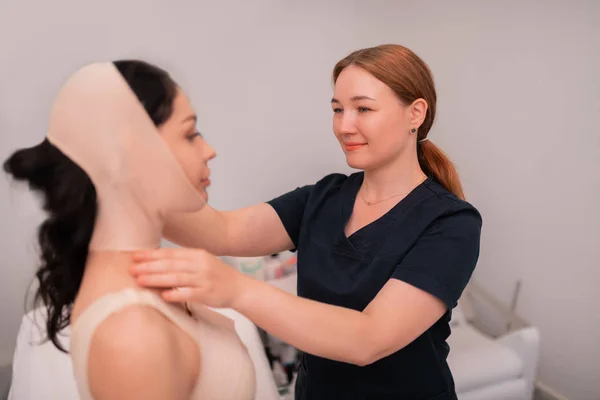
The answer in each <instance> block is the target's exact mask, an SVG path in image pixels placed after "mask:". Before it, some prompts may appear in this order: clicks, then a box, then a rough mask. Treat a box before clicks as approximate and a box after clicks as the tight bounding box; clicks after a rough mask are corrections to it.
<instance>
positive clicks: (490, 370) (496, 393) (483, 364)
mask: <svg viewBox="0 0 600 400" xmlns="http://www.w3.org/2000/svg"><path fill="white" fill-rule="evenodd" d="M473 302H478V303H479V304H480V305H481V304H483V303H485V304H487V305H489V306H491V307H488V308H487V310H486V312H488V311H489V312H495V313H496V317H497V316H500V317H501V319H502V320H504V321H508V322H509V323H510V324H511V325H512V328H511V329H510V330H509V332H506V333H504V334H502V335H500V336H498V337H494V336H491V335H489V334H485V333H484V332H483V330H482V329H480V328H482V326H480V328H478V327H477V323H476V321H477V318H475V316H474V314H473V313H472V312H471V310H472V307H471V306H472V305H473ZM488 317H489V316H488ZM451 328H452V333H451V335H450V337H449V338H448V344H449V345H450V354H449V356H448V364H449V365H450V369H451V371H452V374H453V376H454V381H455V384H456V392H457V396H458V398H459V400H531V399H532V398H533V391H534V386H535V380H536V375H537V369H538V363H539V352H540V333H539V329H537V328H535V327H532V326H528V324H527V323H526V322H525V321H523V320H522V319H520V318H519V317H518V316H516V315H514V314H513V313H511V312H510V311H509V310H508V309H507V308H506V307H504V306H502V305H501V304H500V303H499V302H498V301H496V300H495V299H493V298H492V297H491V296H490V295H489V294H487V293H486V292H485V291H483V290H482V289H481V288H480V287H478V286H477V285H476V284H474V283H471V284H470V285H469V287H468V288H467V290H465V293H464V294H463V297H462V298H461V300H460V301H459V306H458V307H457V308H455V309H454V312H453V317H452V321H451Z"/></svg>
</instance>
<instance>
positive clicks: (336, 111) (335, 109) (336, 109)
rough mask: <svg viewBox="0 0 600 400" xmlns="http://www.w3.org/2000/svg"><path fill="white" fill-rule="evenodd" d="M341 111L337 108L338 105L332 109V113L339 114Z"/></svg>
mask: <svg viewBox="0 0 600 400" xmlns="http://www.w3.org/2000/svg"><path fill="white" fill-rule="evenodd" d="M342 111H343V110H342V109H341V108H339V107H338V108H334V109H333V113H334V114H339V113H341V112H342Z"/></svg>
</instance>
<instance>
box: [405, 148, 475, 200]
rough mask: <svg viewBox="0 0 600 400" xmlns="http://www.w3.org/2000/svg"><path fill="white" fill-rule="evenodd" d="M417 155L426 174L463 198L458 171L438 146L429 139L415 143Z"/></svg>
mask: <svg viewBox="0 0 600 400" xmlns="http://www.w3.org/2000/svg"><path fill="white" fill-rule="evenodd" d="M417 156H418V158H419V165H420V166H421V169H422V170H423V172H425V174H426V175H428V176H431V177H433V178H435V180H437V181H438V182H439V183H440V184H441V185H442V186H443V187H444V188H446V190H448V191H449V192H451V193H454V194H455V195H456V196H457V197H458V198H459V199H462V200H464V199H465V194H464V192H463V189H462V185H461V183H460V178H459V177H458V172H457V171H456V168H455V167H454V164H453V163H452V162H451V161H450V159H449V158H448V156H446V154H444V152H443V151H442V150H441V149H440V148H439V147H437V146H436V145H435V144H433V143H431V140H424V141H421V142H419V143H418V144H417Z"/></svg>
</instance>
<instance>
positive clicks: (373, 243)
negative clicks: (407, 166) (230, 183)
mask: <svg viewBox="0 0 600 400" xmlns="http://www.w3.org/2000/svg"><path fill="white" fill-rule="evenodd" d="M363 178H364V173H362V172H360V173H356V174H352V175H350V176H346V175H343V174H332V175H328V176H326V177H325V178H323V179H322V180H320V181H319V182H317V183H316V184H314V185H308V186H303V187H299V188H297V189H295V190H293V191H291V192H289V193H286V194H284V195H282V196H279V197H277V198H275V199H273V200H271V201H269V202H268V204H270V205H271V206H272V207H273V208H274V209H275V211H276V212H277V214H278V215H279V218H280V219H281V222H282V223H283V225H284V226H285V229H286V231H287V233H288V234H289V236H290V238H291V239H292V241H293V243H294V246H295V247H296V249H297V252H298V295H299V296H301V297H304V298H308V299H312V300H316V301H319V302H323V303H327V304H332V305H337V306H341V307H346V308H350V309H354V310H358V311H362V310H364V309H365V308H366V307H367V305H368V304H369V303H370V302H371V301H372V300H373V299H374V298H375V296H376V295H377V293H378V292H379V291H380V290H381V289H382V288H383V286H384V285H385V284H386V282H387V281H389V280H390V279H399V280H401V281H404V282H407V283H408V284H411V285H413V286H415V287H417V288H419V289H421V290H424V291H426V292H428V293H430V294H432V295H433V296H436V297H437V298H439V299H440V300H441V301H443V302H444V304H445V305H446V307H447V308H448V312H446V314H445V315H444V316H443V317H442V318H441V319H439V320H438V321H437V322H436V323H435V324H434V325H433V326H431V327H430V328H429V329H428V330H427V331H426V332H424V333H423V334H422V335H421V336H419V337H418V338H417V339H415V340H414V341H413V342H412V343H410V344H409V345H407V346H405V347H404V348H403V349H401V350H399V351H398V352H396V353H394V354H392V355H390V356H388V357H385V358H383V359H381V360H379V361H376V362H374V363H372V364H370V365H367V366H363V367H359V366H356V365H351V364H347V363H343V362H338V361H332V360H328V359H325V358H322V357H318V356H315V355H311V354H304V355H303V356H302V361H301V364H300V369H299V373H298V378H297V383H296V399H299V400H321V399H327V400H330V399H344V400H348V399H368V400H376V399H411V400H412V399H423V400H425V399H427V400H430V399H431V400H433V399H435V400H446V399H452V400H455V399H456V394H455V388H454V381H453V378H452V374H451V372H450V369H449V367H448V364H447V362H446V358H447V356H448V352H449V347H448V345H447V343H446V339H447V338H448V336H449V335H450V325H449V322H450V318H451V310H452V309H453V308H454V307H455V306H456V304H457V301H458V299H459V297H460V295H461V293H462V291H463V289H464V288H465V286H466V284H467V282H468V281H469V279H470V277H471V275H472V273H473V270H474V268H475V265H476V263H477V259H478V257H479V247H480V234H481V226H482V219H481V215H480V214H479V212H478V211H477V210H476V209H475V208H474V207H473V206H472V205H470V204H469V203H467V202H466V201H463V200H460V199H459V198H458V197H456V196H455V195H454V194H452V193H450V192H449V191H448V190H446V189H445V188H444V187H442V186H441V185H440V184H439V183H438V182H436V181H435V180H434V179H433V178H431V177H428V178H427V179H426V180H425V181H424V182H423V183H421V184H420V185H419V186H418V187H416V188H415V189H414V190H413V191H412V192H411V193H410V194H408V195H407V196H406V197H405V198H403V199H402V200H401V201H400V202H398V204H396V205H395V206H394V207H393V208H392V209H391V210H390V211H389V212H387V213H386V214H384V215H383V216H382V217H381V218H379V219H377V220H375V221H374V222H372V223H370V224H368V225H366V226H365V227H363V228H361V229H360V230H358V231H357V232H355V233H353V234H352V235H350V236H349V237H346V235H345V233H344V228H345V226H346V224H347V222H348V220H349V218H350V216H351V214H352V210H353V207H354V202H355V200H356V196H357V193H358V190H359V188H360V186H361V184H362V181H363Z"/></svg>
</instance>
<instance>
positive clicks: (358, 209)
mask: <svg viewBox="0 0 600 400" xmlns="http://www.w3.org/2000/svg"><path fill="white" fill-rule="evenodd" d="M333 81H334V84H335V89H334V95H333V98H332V99H331V107H332V111H333V131H334V133H335V136H336V138H337V140H338V141H339V143H340V146H341V148H342V150H343V152H344V155H345V157H346V160H347V163H348V165H349V166H350V167H352V168H355V169H358V170H361V171H360V172H357V173H354V174H351V175H349V176H346V175H342V174H331V175H328V176H325V177H324V178H322V179H321V180H320V181H318V182H316V183H314V184H310V185H307V186H302V187H299V188H297V189H296V190H294V191H291V192H289V193H286V194H283V195H282V196H280V197H277V198H275V199H272V200H271V201H269V202H267V203H263V204H258V205H254V206H251V207H247V208H244V209H240V210H236V211H227V212H222V211H217V210H215V209H214V208H211V207H209V206H206V207H204V208H203V209H202V210H201V211H199V212H198V213H196V214H195V215H191V216H189V215H188V216H185V217H183V216H179V217H173V218H172V219H171V220H170V221H169V223H168V225H167V227H166V236H167V238H168V239H169V240H171V241H173V242H175V243H177V244H179V245H182V246H185V247H188V248H187V249H186V248H182V249H158V250H155V251H148V252H141V253H138V254H137V255H136V261H137V264H136V265H135V267H134V268H133V269H132V274H134V275H135V276H136V277H137V281H138V283H139V284H140V285H142V286H147V287H154V288H164V292H163V296H164V298H165V299H166V300H168V301H172V302H185V301H188V302H201V303H204V304H206V305H208V306H212V307H231V308H234V309H236V310H238V311H239V312H241V313H242V314H244V315H246V316H247V317H248V318H249V319H251V320H252V321H253V322H254V323H255V324H257V325H258V326H260V327H261V328H263V329H265V330H266V331H268V332H270V333H271V334H273V335H274V336H276V337H278V338H280V339H282V340H283V341H285V342H287V343H289V344H291V345H293V346H295V347H297V348H298V349H300V350H301V351H303V353H304V355H303V358H302V362H301V365H300V370H299V375H298V379H297V384H296V398H297V399H303V400H304V399H306V400H308V399H309V400H318V399H327V400H329V399H369V400H373V399H436V400H442V399H456V393H455V388H454V381H453V378H452V373H451V371H450V369H449V367H448V364H447V362H446V358H447V356H448V352H449V348H448V345H447V343H446V339H447V338H448V336H449V334H450V327H449V322H450V318H451V310H452V309H453V308H454V307H455V306H456V304H457V301H458V299H459V297H460V296H461V293H462V291H463V289H464V288H465V286H466V284H467V282H468V281H469V279H470V277H471V275H472V273H473V270H474V268H475V265H476V263H477V259H478V256H479V248H480V233H481V226H482V219H481V216H480V214H479V213H478V211H477V210H476V209H475V208H474V207H473V206H472V205H471V204H469V203H468V202H466V201H465V200H464V195H463V191H462V188H461V184H460V181H459V177H458V175H457V172H456V170H455V169H454V167H453V165H452V163H451V162H450V161H449V159H448V158H447V157H446V156H445V155H444V153H442V152H441V151H440V149H439V148H438V147H437V146H436V145H434V144H433V143H432V141H431V140H429V139H428V134H429V132H430V130H431V127H432V125H433V121H434V118H435V112H436V92H435V87H434V82H433V78H432V74H431V72H430V70H429V68H428V66H427V65H426V64H425V63H424V62H423V61H422V60H421V59H420V58H419V57H418V56H417V55H415V54H414V53H413V52H412V51H411V50H409V49H407V48H405V47H402V46H399V45H381V46H377V47H373V48H366V49H362V50H358V51H356V52H353V53H352V54H350V55H348V56H347V57H345V58H344V59H342V60H341V61H339V62H338V63H337V65H336V66H335V68H334V70H333ZM191 248H195V249H191ZM294 248H295V249H297V250H298V296H297V297H296V296H292V295H290V294H287V293H285V292H283V291H281V290H279V289H277V288H274V287H272V286H270V285H268V284H267V283H264V282H260V281H256V280H253V279H252V278H250V277H247V276H245V275H243V274H241V273H239V272H237V271H235V270H234V269H232V268H230V267H228V266H226V265H225V264H223V263H222V262H221V261H219V259H218V258H217V257H215V256H214V255H213V254H217V255H233V256H258V255H266V254H272V253H276V252H280V251H283V250H288V249H294ZM173 287H176V288H177V289H175V290H173V289H172V288H173Z"/></svg>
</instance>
